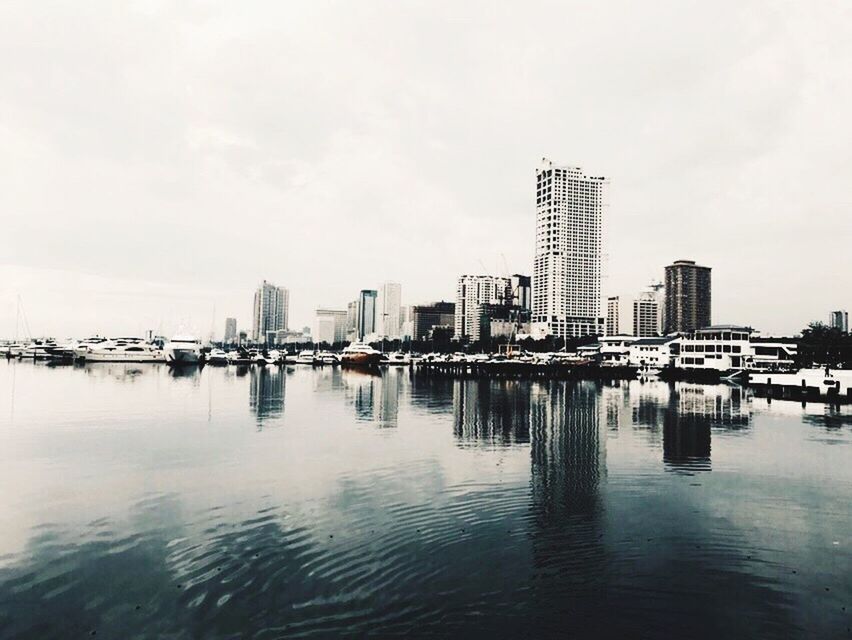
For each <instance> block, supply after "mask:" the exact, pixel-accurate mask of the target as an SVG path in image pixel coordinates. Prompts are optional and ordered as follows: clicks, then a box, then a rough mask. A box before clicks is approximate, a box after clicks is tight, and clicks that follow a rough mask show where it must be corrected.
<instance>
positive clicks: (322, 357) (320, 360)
mask: <svg viewBox="0 0 852 640" xmlns="http://www.w3.org/2000/svg"><path fill="white" fill-rule="evenodd" d="M314 364H319V365H324V364H330V365H335V364H340V356H339V355H337V354H336V353H333V352H331V351H319V352H318V353H316V354H315V355H314Z"/></svg>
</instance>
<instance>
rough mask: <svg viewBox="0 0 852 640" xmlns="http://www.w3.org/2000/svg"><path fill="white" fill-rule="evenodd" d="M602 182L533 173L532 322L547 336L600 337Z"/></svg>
mask: <svg viewBox="0 0 852 640" xmlns="http://www.w3.org/2000/svg"><path fill="white" fill-rule="evenodd" d="M606 185H607V181H606V179H605V178H599V177H590V176H586V175H584V174H583V172H582V170H581V169H580V168H579V167H565V166H554V164H553V163H552V162H551V161H549V160H547V159H546V158H545V159H543V160H542V164H541V166H540V167H539V168H538V169H537V170H536V240H535V262H534V267H533V276H532V321H533V323H536V324H541V325H544V328H545V331H546V333H548V334H550V335H556V336H559V337H566V336H567V337H579V336H584V335H590V334H596V333H600V332H601V330H602V327H601V320H600V318H599V316H600V295H601V243H602V238H601V229H602V221H603V208H604V206H605V203H604V196H605V186H606Z"/></svg>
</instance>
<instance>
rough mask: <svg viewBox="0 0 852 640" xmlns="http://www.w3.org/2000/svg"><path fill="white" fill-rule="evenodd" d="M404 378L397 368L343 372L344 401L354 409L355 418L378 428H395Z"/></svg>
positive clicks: (354, 369)
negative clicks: (349, 403)
mask: <svg viewBox="0 0 852 640" xmlns="http://www.w3.org/2000/svg"><path fill="white" fill-rule="evenodd" d="M406 374H407V372H406V371H404V370H401V369H398V368H396V367H389V368H387V369H385V370H379V369H371V368H365V369H360V368H344V369H342V371H341V375H342V379H343V382H344V385H345V388H346V397H347V399H349V401H350V402H352V404H353V405H354V407H355V415H356V416H357V418H358V419H359V420H363V421H368V422H374V423H375V424H376V425H377V426H380V427H395V426H397V423H398V420H399V395H400V390H401V388H402V384H403V380H405V379H406V378H405V376H406Z"/></svg>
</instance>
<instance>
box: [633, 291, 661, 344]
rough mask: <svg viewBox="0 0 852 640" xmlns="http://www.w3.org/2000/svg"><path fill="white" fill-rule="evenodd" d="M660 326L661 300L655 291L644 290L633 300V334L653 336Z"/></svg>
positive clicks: (645, 336)
mask: <svg viewBox="0 0 852 640" xmlns="http://www.w3.org/2000/svg"><path fill="white" fill-rule="evenodd" d="M659 328H660V301H659V300H658V298H657V295H656V293H655V292H654V291H643V292H642V293H640V294H639V296H638V297H637V298H636V299H635V300H634V301H633V335H634V336H636V337H637V338H652V337H654V336H656V335H657V333H658V332H659Z"/></svg>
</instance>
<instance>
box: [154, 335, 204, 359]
mask: <svg viewBox="0 0 852 640" xmlns="http://www.w3.org/2000/svg"><path fill="white" fill-rule="evenodd" d="M163 353H164V354H165V356H166V362H167V363H168V364H173V365H181V364H197V363H198V362H199V361H200V360H201V340H199V339H198V338H196V337H195V336H190V335H176V336H174V337H173V338H172V339H171V340H169V341H168V342H167V343H166V344H165V345H164V346H163Z"/></svg>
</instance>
